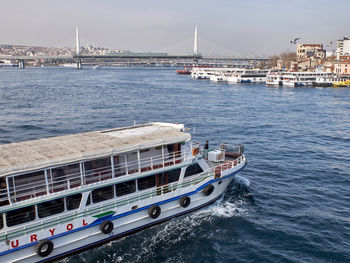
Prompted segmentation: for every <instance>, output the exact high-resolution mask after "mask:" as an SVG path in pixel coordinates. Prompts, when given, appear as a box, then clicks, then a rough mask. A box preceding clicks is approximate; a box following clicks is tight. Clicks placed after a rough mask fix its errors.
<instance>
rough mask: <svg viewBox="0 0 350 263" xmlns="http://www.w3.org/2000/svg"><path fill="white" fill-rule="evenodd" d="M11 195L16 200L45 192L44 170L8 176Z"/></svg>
mask: <svg viewBox="0 0 350 263" xmlns="http://www.w3.org/2000/svg"><path fill="white" fill-rule="evenodd" d="M9 187H10V195H11V197H15V198H16V201H22V200H25V199H29V198H31V197H32V196H39V195H44V194H46V181H45V173H44V171H38V172H34V173H28V174H21V175H16V176H14V177H12V178H9Z"/></svg>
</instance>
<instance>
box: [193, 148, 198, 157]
mask: <svg viewBox="0 0 350 263" xmlns="http://www.w3.org/2000/svg"><path fill="white" fill-rule="evenodd" d="M198 154H199V149H198V147H196V148H193V150H192V155H193V156H196V155H198Z"/></svg>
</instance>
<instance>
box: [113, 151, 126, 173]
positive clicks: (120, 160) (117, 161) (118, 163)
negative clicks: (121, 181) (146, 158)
mask: <svg viewBox="0 0 350 263" xmlns="http://www.w3.org/2000/svg"><path fill="white" fill-rule="evenodd" d="M113 164H114V176H115V177H118V176H122V175H125V156H118V155H117V156H113Z"/></svg>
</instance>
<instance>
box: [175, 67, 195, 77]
mask: <svg viewBox="0 0 350 263" xmlns="http://www.w3.org/2000/svg"><path fill="white" fill-rule="evenodd" d="M176 73H177V74H178V75H191V69H190V68H188V67H185V68H184V69H178V70H176Z"/></svg>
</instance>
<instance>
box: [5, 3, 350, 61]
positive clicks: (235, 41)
mask: <svg viewBox="0 0 350 263" xmlns="http://www.w3.org/2000/svg"><path fill="white" fill-rule="evenodd" d="M0 3H1V8H0V10H1V12H0V25H1V26H0V44H21V45H36V46H51V47H56V46H70V47H73V46H74V41H75V39H74V38H75V27H76V26H78V27H79V32H80V37H81V39H82V43H90V44H93V45H98V46H103V47H108V48H113V49H122V50H130V51H134V52H148V51H152V52H169V53H191V52H193V37H194V29H195V26H196V25H197V26H198V39H199V41H198V42H199V52H200V53H202V54H205V55H238V56H247V55H273V54H279V53H281V52H283V51H288V50H289V51H295V49H296V46H295V45H291V44H290V40H291V39H293V38H295V37H301V38H302V40H301V42H303V43H323V44H328V43H329V42H330V41H332V40H333V45H332V46H331V48H328V49H329V50H331V49H335V42H336V40H337V39H340V38H342V37H343V36H350V14H349V10H350V0H211V1H209V0H187V1H186V0H176V1H174V0H173V1H169V0H124V1H119V0H55V1H54V0H0Z"/></svg>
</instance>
